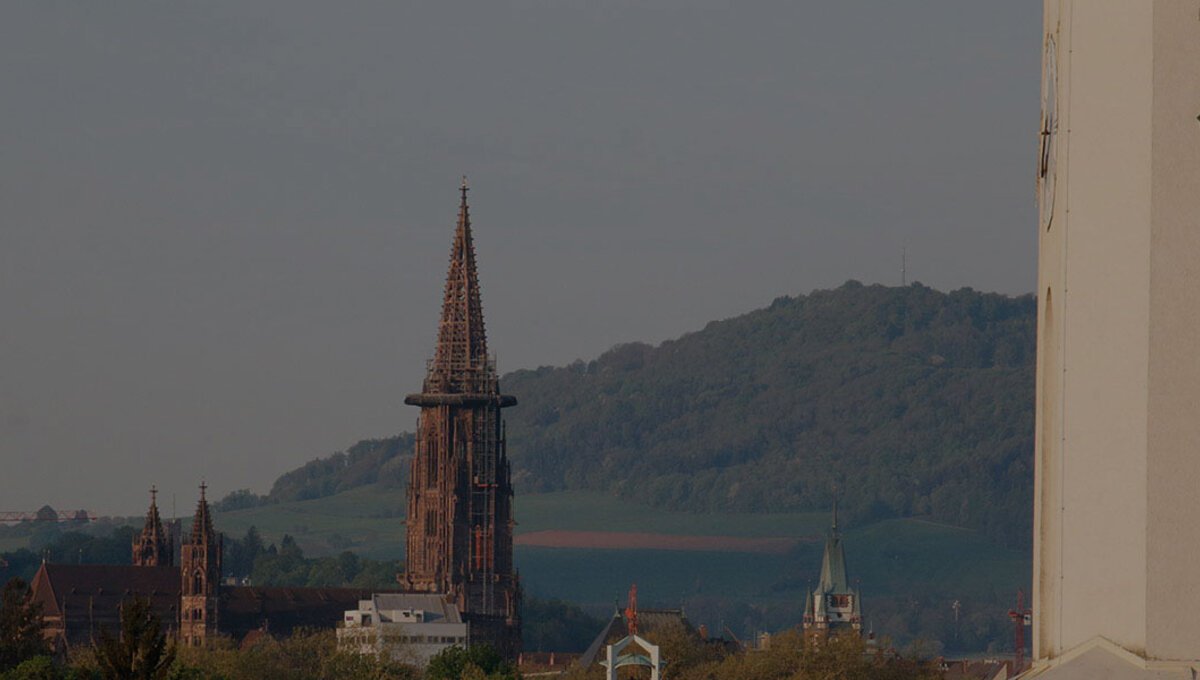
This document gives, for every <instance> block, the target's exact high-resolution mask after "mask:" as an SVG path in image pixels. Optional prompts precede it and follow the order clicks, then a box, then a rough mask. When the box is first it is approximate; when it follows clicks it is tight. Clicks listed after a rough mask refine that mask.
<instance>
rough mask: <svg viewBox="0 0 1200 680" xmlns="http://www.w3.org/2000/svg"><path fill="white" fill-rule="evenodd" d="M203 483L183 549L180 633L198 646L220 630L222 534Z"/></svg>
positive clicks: (184, 642) (181, 552) (182, 637)
mask: <svg viewBox="0 0 1200 680" xmlns="http://www.w3.org/2000/svg"><path fill="white" fill-rule="evenodd" d="M204 490H205V486H204V485H203V484H201V485H200V503H199V504H197V506H196V516H195V517H194V518H193V519H192V533H191V535H190V536H188V538H187V540H186V541H184V542H183V547H182V549H181V551H180V565H179V576H180V578H181V579H183V581H182V584H181V585H182V587H181V589H180V593H181V597H180V602H179V636H180V638H181V639H182V641H183V644H185V645H188V646H192V647H198V646H200V645H202V644H203V643H204V641H205V639H206V638H207V637H208V636H210V635H214V634H215V633H216V631H217V594H218V593H217V589H218V587H219V586H220V582H221V555H222V552H223V550H222V539H221V535H220V534H218V533H216V532H215V531H213V524H212V515H211V514H210V513H209V511H208V501H207V500H206V499H205V497H204Z"/></svg>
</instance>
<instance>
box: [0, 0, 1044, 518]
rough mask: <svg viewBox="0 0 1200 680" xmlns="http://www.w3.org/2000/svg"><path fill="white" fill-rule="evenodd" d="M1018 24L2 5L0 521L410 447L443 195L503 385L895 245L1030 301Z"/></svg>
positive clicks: (882, 254)
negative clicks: (462, 185) (389, 446)
mask: <svg viewBox="0 0 1200 680" xmlns="http://www.w3.org/2000/svg"><path fill="white" fill-rule="evenodd" d="M1040 7H1041V3H1040V2H1038V1H1037V0H1005V1H1004V2H996V1H994V0H993V1H990V2H984V1H979V2H974V1H968V0H942V1H936V2H935V1H930V0H921V1H920V2H915V1H914V2H896V0H875V1H872V2H852V1H837V2H823V3H813V2H796V1H795V0H790V1H787V2H777V3H765V2H763V3H750V2H728V3H725V2H718V1H705V2H683V1H682V0H679V1H676V2H668V1H665V0H658V1H651V2H637V1H634V0H625V1H621V2H610V1H607V0H594V1H587V2H585V1H584V0H573V1H568V2H558V1H553V0H525V1H523V2H473V3H447V2H432V3H419V4H418V3H398V2H369V3H354V2H338V3H330V2H319V3H318V2H297V1H294V0H288V1H286V2H285V1H283V0H279V1H275V2H241V1H239V2H194V3H175V2H172V3H158V2H137V3H134V2H104V3H68V2H54V1H50V0H45V1H31V2H25V3H7V4H6V5H5V7H4V9H3V10H0V123H2V125H3V127H2V128H0V129H2V130H3V143H2V145H0V324H2V325H0V456H2V457H3V473H0V510H22V509H34V508H36V507H37V506H39V505H41V504H42V503H45V502H50V503H52V504H54V505H55V506H56V507H63V508H70V507H86V508H90V509H94V510H97V511H102V512H114V511H116V512H126V511H140V510H141V509H142V508H143V507H144V504H145V498H146V493H145V489H146V488H147V487H149V486H150V484H151V483H156V484H158V485H159V487H161V488H162V489H164V492H165V494H166V497H167V498H168V499H169V498H170V497H171V494H178V498H179V504H180V508H181V510H183V511H190V508H191V507H192V504H193V502H194V498H195V494H196V491H195V486H196V484H198V483H199V481H200V479H201V478H202V477H205V478H207V479H208V481H209V482H210V484H211V486H212V487H213V489H212V490H213V492H214V494H213V495H216V496H220V495H223V494H224V493H225V492H227V491H229V490H231V489H234V488H239V487H246V486H249V487H251V488H253V489H255V490H257V491H264V490H265V489H266V487H267V485H269V483H270V482H271V481H272V480H273V479H274V478H275V477H276V476H277V475H278V474H279V473H280V472H282V471H283V470H285V469H287V468H290V467H292V466H294V465H297V464H299V463H302V462H304V461H306V460H308V459H311V458H314V457H316V456H319V455H324V454H326V453H329V452H330V451H333V450H336V449H339V448H342V447H344V446H346V445H349V444H351V443H353V442H354V441H356V440H357V439H360V438H364V437H372V436H383V435H389V434H393V433H395V432H398V431H401V430H404V429H409V428H411V427H412V424H413V421H414V419H415V417H416V412H415V409H412V408H410V407H405V406H403V404H402V398H403V395H404V394H405V393H407V392H411V391H415V390H416V389H417V388H418V387H419V384H420V379H421V375H422V372H423V367H424V362H425V360H426V358H427V357H428V356H429V355H430V353H431V350H432V346H433V340H434V335H435V326H436V320H437V312H438V305H439V302H440V296H441V288H442V280H443V277H444V275H445V266H446V263H447V255H448V252H449V248H450V240H451V236H452V229H453V222H454V216H455V206H456V198H457V192H456V187H457V184H458V178H459V176H460V175H461V174H463V173H467V174H469V175H470V178H471V184H472V187H473V191H472V193H471V199H472V207H473V217H474V222H475V227H476V245H477V249H478V255H479V261H480V275H481V278H482V282H483V292H484V308H485V315H486V318H487V320H488V331H489V340H490V342H491V347H492V349H493V351H495V352H496V353H497V354H498V355H499V361H500V367H501V370H502V371H509V370H513V369H517V368H524V367H534V366H537V365H541V364H562V363H565V362H568V361H571V360H573V359H575V358H580V357H582V358H590V357H592V356H594V355H596V354H598V353H600V352H601V351H603V350H605V349H607V348H608V347H610V346H611V345H613V344H615V343H618V342H623V341H629V340H647V341H656V342H657V341H661V340H663V339H666V338H669V337H673V336H677V335H679V334H681V333H684V332H686V331H689V330H694V329H697V328H699V327H702V326H703V325H704V323H706V322H707V321H709V320H711V319H716V318H724V317H728V316H732V315H736V314H739V313H741V312H745V311H748V310H751V309H754V308H756V307H761V306H763V305H766V304H768V303H769V302H770V301H771V300H772V299H773V298H775V297H776V296H779V295H785V294H796V293H804V292H807V291H809V290H811V289H813V288H820V287H830V286H836V285H838V284H840V283H842V282H843V281H845V280H846V279H849V278H856V279H860V280H862V281H864V282H883V283H888V284H896V283H898V282H899V264H900V250H901V247H902V245H903V244H905V243H907V245H908V252H909V271H910V277H911V278H913V279H918V280H920V281H922V282H925V283H927V284H929V285H932V286H934V287H937V288H942V289H950V288H957V287H960V286H972V287H975V288H979V289H984V290H998V291H1003V292H1013V293H1016V292H1025V291H1029V290H1031V289H1032V288H1033V282H1034V276H1035V263H1034V257H1035V245H1036V244H1035V237H1036V232H1035V226H1034V225H1035V217H1034V192H1033V172H1032V171H1033V167H1034V156H1035V150H1036V130H1037V123H1038V110H1037V107H1038V91H1039V80H1038V70H1039V67H1038V62H1039V54H1040V33H1041V9H1040ZM169 502H170V501H169V500H168V503H169Z"/></svg>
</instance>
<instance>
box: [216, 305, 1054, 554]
mask: <svg viewBox="0 0 1200 680" xmlns="http://www.w3.org/2000/svg"><path fill="white" fill-rule="evenodd" d="M1035 310H1036V302H1035V300H1034V298H1033V297H1032V296H1029V295H1025V296H1019V297H1010V296H1005V295H999V294H991V293H980V292H976V291H973V290H970V289H961V290H957V291H954V292H950V293H943V292H939V291H936V290H933V289H931V288H928V287H925V286H922V285H920V284H914V285H911V286H907V287H901V288H895V287H893V288H889V287H884V286H863V285H861V284H858V283H856V282H848V283H846V284H845V285H843V286H841V287H840V288H837V289H834V290H826V291H815V292H813V293H811V294H809V295H802V296H797V297H781V298H778V299H777V300H775V301H774V302H773V303H772V304H771V305H770V306H769V307H767V308H765V309H760V310H757V311H754V312H750V313H748V314H744V315H742V316H738V317H735V318H732V319H727V320H724V321H716V322H712V323H710V324H708V325H707V326H706V327H705V328H704V329H702V330H700V331H696V332H694V333H689V334H687V335H685V336H683V337H681V338H679V339H677V340H671V341H667V342H664V343H662V344H661V345H659V346H657V347H651V346H649V345H644V344H638V343H633V344H627V345H621V346H618V347H615V348H613V349H612V350H610V351H608V352H606V353H604V354H603V355H601V356H600V357H598V358H597V359H596V360H594V361H590V362H582V361H579V362H575V363H574V364H571V365H569V366H565V367H559V368H552V367H544V368H539V369H537V370H528V371H517V372H515V373H511V374H509V375H507V376H505V377H504V378H503V385H504V389H505V391H506V392H511V393H513V394H516V395H518V397H519V399H520V405H519V406H518V407H516V408H513V409H509V410H508V411H506V416H507V418H508V425H509V429H508V433H509V451H510V455H511V457H512V460H513V465H514V476H515V479H516V484H517V490H518V493H521V492H540V491H553V490H570V489H575V490H592V491H600V492H603V493H606V494H611V495H617V496H621V497H624V498H628V499H636V500H638V501H640V502H643V503H648V504H651V505H654V506H658V507H663V508H670V509H682V510H691V511H702V512H731V511H740V512H767V511H771V512H780V511H813V510H821V511H823V510H826V509H827V508H828V507H829V506H830V504H831V502H832V497H833V492H834V489H835V488H836V489H837V490H838V491H837V494H838V496H839V497H840V499H841V507H842V509H843V513H844V516H846V517H847V518H848V520H849V521H850V522H851V523H855V522H864V521H866V520H877V519H884V518H888V517H904V516H927V517H930V518H933V519H936V520H938V521H942V522H946V523H948V524H953V525H957V526H963V527H968V528H972V529H976V530H980V531H982V532H983V533H984V534H986V535H987V536H989V537H990V538H991V539H992V540H994V541H997V542H999V543H1002V544H1004V545H1007V546H1010V547H1015V548H1018V549H1021V550H1027V549H1028V546H1029V540H1030V523H1031V520H1030V508H1031V507H1032V503H1031V493H1032V457H1033V370H1034V354H1035V352H1034V322H1035ZM411 451H412V439H411V435H407V434H404V435H399V436H397V437H394V438H388V439H382V440H369V441H363V442H360V443H358V444H356V445H355V446H354V447H351V448H350V449H349V450H348V451H347V452H346V453H339V454H336V455H335V456H333V457H330V458H325V459H320V460H317V461H313V462H312V463H309V464H307V465H305V466H303V467H301V468H299V469H297V470H294V471H292V472H289V473H287V474H285V475H283V476H282V477H280V478H279V479H278V480H277V481H276V483H275V485H274V487H273V488H272V490H271V493H270V494H269V497H268V498H269V500H270V501H276V502H279V501H295V500H305V499H311V498H318V497H323V496H328V495H331V494H334V493H338V492H342V491H346V490H349V489H352V488H355V487H358V486H362V485H366V484H376V483H378V484H382V485H385V486H402V485H403V484H404V481H405V479H406V476H407V460H408V456H410V455H411ZM254 502H256V499H255V498H253V497H245V496H240V497H234V498H230V499H227V501H226V504H227V505H226V507H229V508H233V507H236V506H237V505H239V504H252V503H254ZM394 512H396V513H398V514H399V513H402V512H403V508H396V509H394Z"/></svg>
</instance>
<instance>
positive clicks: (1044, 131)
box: [1038, 35, 1058, 229]
mask: <svg viewBox="0 0 1200 680" xmlns="http://www.w3.org/2000/svg"><path fill="white" fill-rule="evenodd" d="M1057 57H1058V55H1057V50H1056V49H1055V45H1054V36H1052V35H1051V36H1046V55H1045V58H1044V59H1043V64H1044V66H1043V71H1042V126H1041V134H1040V136H1041V142H1040V144H1039V149H1038V208H1039V213H1040V215H1041V222H1042V227H1043V228H1045V229H1049V228H1050V221H1051V220H1052V219H1053V218H1054V185H1055V179H1056V178H1055V171H1054V165H1055V158H1054V156H1055V150H1056V147H1057V146H1058V108H1057V101H1056V96H1057V93H1058V58H1057Z"/></svg>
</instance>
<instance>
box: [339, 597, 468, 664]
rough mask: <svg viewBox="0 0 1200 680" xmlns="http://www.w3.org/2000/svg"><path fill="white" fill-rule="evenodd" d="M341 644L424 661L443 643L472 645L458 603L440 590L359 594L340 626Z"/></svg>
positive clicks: (413, 661)
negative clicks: (361, 597) (364, 596)
mask: <svg viewBox="0 0 1200 680" xmlns="http://www.w3.org/2000/svg"><path fill="white" fill-rule="evenodd" d="M337 636H338V648H339V649H342V650H344V651H349V652H357V653H359V654H369V655H372V656H382V657H385V658H388V659H391V660H392V661H398V662H400V663H407V664H412V665H415V666H422V667H423V666H425V665H427V664H428V663H429V660H430V659H431V658H433V657H434V656H435V655H437V654H438V653H439V652H441V651H442V650H444V649H447V648H449V647H453V646H455V645H457V646H459V647H464V648H465V647H466V646H467V645H468V633H467V624H466V623H465V622H464V621H463V620H462V616H461V615H460V614H459V611H458V607H457V606H455V605H454V604H451V603H449V602H446V600H445V599H444V598H443V597H442V596H441V595H425V594H407V593H403V594H402V593H382V594H376V595H373V596H372V597H371V599H369V600H360V601H359V603H358V609H352V610H349V611H347V612H346V613H345V616H344V617H343V618H342V623H341V625H340V626H338V631H337Z"/></svg>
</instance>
